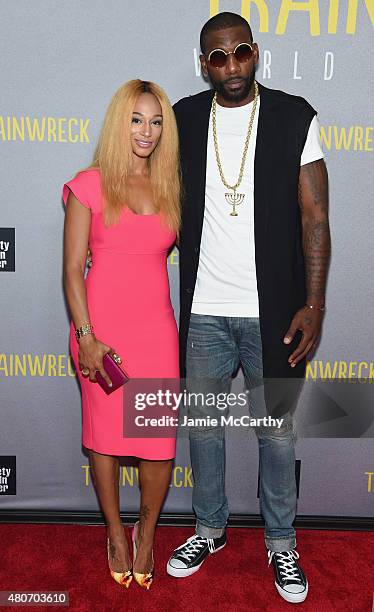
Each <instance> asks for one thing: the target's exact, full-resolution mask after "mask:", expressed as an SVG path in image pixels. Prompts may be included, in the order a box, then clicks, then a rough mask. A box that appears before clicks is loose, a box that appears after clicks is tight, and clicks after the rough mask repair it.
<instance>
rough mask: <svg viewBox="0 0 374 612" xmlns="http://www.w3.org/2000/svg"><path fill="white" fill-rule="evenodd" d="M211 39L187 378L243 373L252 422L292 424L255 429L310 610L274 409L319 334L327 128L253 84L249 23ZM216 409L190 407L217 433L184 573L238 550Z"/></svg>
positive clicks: (191, 232)
mask: <svg viewBox="0 0 374 612" xmlns="http://www.w3.org/2000/svg"><path fill="white" fill-rule="evenodd" d="M200 43H201V50H202V55H201V56H200V59H201V64H202V71H203V74H204V76H205V77H207V78H209V79H210V81H211V83H212V85H213V89H212V90H210V91H205V92H202V93H200V94H197V95H196V96H190V97H188V98H184V99H182V100H180V101H179V102H178V103H177V104H176V105H174V110H175V115H176V119H177V124H178V130H179V136H180V148H181V163H182V172H183V182H184V189H185V198H184V202H183V212H182V230H181V236H180V245H179V249H180V274H181V276H180V281H181V282H180V296H181V300H180V302H181V313H180V346H181V375H182V376H184V375H185V374H186V377H187V387H188V389H189V390H190V391H206V392H208V391H210V390H212V389H214V392H215V393H218V392H223V393H228V391H229V389H230V382H231V376H232V374H233V373H234V372H235V371H236V370H237V369H238V367H239V366H241V367H242V369H243V372H244V376H245V380H246V383H247V386H248V389H249V391H250V394H249V399H250V401H249V404H250V407H249V410H250V414H251V416H253V417H256V418H259V419H263V417H265V416H267V415H269V414H278V415H279V414H281V416H282V424H281V426H280V427H275V426H273V425H271V426H266V424H265V421H266V419H264V420H263V426H259V427H257V428H256V434H257V437H258V441H259V455H260V508H261V512H262V515H263V518H264V521H265V544H266V547H267V549H268V558H269V565H270V564H271V565H272V567H273V569H274V572H275V585H276V588H277V591H278V592H279V594H280V595H281V596H282V597H283V598H284V599H286V600H287V601H290V602H293V603H299V602H302V601H304V600H305V598H306V596H307V593H308V582H307V579H306V577H305V574H304V572H303V571H302V569H301V567H300V565H299V563H298V558H299V555H298V553H297V552H296V550H295V548H296V534H295V530H294V528H293V521H294V518H295V513H296V483H295V448H294V446H295V445H294V432H293V421H292V410H293V409H294V407H295V406H294V404H295V403H296V399H295V398H296V397H297V393H296V395H293V393H292V391H290V393H289V394H288V395H287V399H286V407H285V406H284V405H283V407H282V410H281V411H280V412H279V410H280V403H278V404H277V403H275V404H274V406H275V408H274V406H273V407H272V408H270V409H269V405H270V403H271V402H270V400H269V394H267V392H266V385H264V381H266V380H271V381H274V380H278V379H290V380H291V382H295V383H297V380H300V379H301V378H302V377H303V376H304V372H305V357H306V355H307V353H308V352H309V350H310V349H311V348H312V347H313V345H314V344H315V343H316V341H317V339H318V336H319V334H320V329H321V322H322V316H323V310H324V294H325V284H326V274H327V264H328V258H329V253H330V235H329V225H328V212H327V211H328V203H327V200H328V196H327V193H328V190H327V172H326V167H325V164H324V161H323V152H322V150H321V146H320V141H319V126H318V121H317V118H316V112H315V110H314V109H313V108H312V107H311V106H310V104H308V102H306V100H304V99H303V98H300V97H297V96H291V95H289V94H286V93H284V92H281V91H275V90H271V89H268V88H265V87H264V86H262V85H260V84H258V83H257V82H256V81H255V69H256V64H257V62H258V57H259V52H258V47H257V44H256V43H253V39H252V32H251V29H250V27H249V25H248V23H247V22H246V21H245V20H244V19H243V18H242V17H240V16H239V15H236V14H233V13H220V14H218V15H216V16H215V17H212V18H211V19H210V20H209V21H208V22H207V23H206V24H205V26H204V27H203V29H202V32H201V37H200ZM261 383H262V384H261ZM296 388H297V384H296ZM264 389H265V390H264ZM273 395H274V394H273ZM275 396H276V394H275ZM276 400H277V401H278V398H276ZM282 401H283V400H282ZM283 404H284V402H283ZM273 408H274V410H273ZM277 411H278V412H277ZM218 413H219V411H218V405H217V406H213V407H207V406H204V405H203V402H201V403H200V404H199V405H198V406H195V408H194V409H191V407H190V414H191V415H192V417H205V418H206V426H203V425H201V421H199V426H192V427H191V429H190V451H191V463H192V468H193V475H194V490H193V507H194V511H195V514H196V517H197V522H196V533H195V534H194V535H193V536H192V537H190V538H188V540H187V542H185V543H184V544H182V545H181V546H180V547H179V548H178V549H176V550H175V551H174V553H173V555H172V556H171V558H170V559H169V562H168V566H167V571H168V573H169V574H170V575H172V576H175V577H184V576H189V575H191V574H193V573H195V572H196V571H198V570H199V568H200V567H201V565H202V563H203V562H204V560H205V559H206V558H207V557H208V556H209V555H210V554H212V553H216V552H218V551H219V550H220V549H221V548H223V547H224V546H225V545H226V532H225V527H226V523H227V519H228V514H229V512H228V504H227V499H226V495H225V485H224V480H225V439H224V428H223V427H222V426H221V427H220V426H219V425H218V426H214V425H211V424H210V425H209V422H210V423H212V422H213V421H212V419H214V417H217V415H218V420H219V414H218ZM207 417H210V421H209V419H208V418H207ZM269 422H270V421H269ZM269 422H268V423H269ZM243 567H244V568H245V559H244V560H243ZM242 579H243V575H241V580H242Z"/></svg>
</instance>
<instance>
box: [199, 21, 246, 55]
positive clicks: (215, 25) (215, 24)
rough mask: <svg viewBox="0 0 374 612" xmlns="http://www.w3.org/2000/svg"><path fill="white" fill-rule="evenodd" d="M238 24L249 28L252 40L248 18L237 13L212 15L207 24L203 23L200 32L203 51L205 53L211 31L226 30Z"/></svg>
mask: <svg viewBox="0 0 374 612" xmlns="http://www.w3.org/2000/svg"><path fill="white" fill-rule="evenodd" d="M238 26H244V27H245V28H247V30H248V34H249V38H250V40H251V42H252V30H251V27H250V25H249V23H248V21H247V20H246V19H244V17H242V16H241V15H238V14H237V13H218V14H217V15H214V17H211V18H210V19H209V20H208V21H207V22H206V24H205V25H203V27H202V30H201V32H200V48H201V51H202V53H205V49H206V45H205V43H206V37H207V35H208V34H209V32H214V31H216V30H224V29H226V28H236V27H238Z"/></svg>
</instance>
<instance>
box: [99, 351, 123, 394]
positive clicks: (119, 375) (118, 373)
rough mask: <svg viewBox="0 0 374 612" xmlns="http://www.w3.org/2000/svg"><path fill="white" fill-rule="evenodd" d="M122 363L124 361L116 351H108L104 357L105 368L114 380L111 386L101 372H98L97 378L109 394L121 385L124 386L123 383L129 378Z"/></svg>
mask: <svg viewBox="0 0 374 612" xmlns="http://www.w3.org/2000/svg"><path fill="white" fill-rule="evenodd" d="M120 363H122V360H121V358H120V356H119V355H116V353H113V355H112V354H110V353H106V354H105V355H104V357H103V366H104V369H105V371H106V373H107V374H108V376H109V378H110V380H111V381H112V386H111V387H109V385H108V384H107V382H106V381H105V380H104V378H103V377H102V376H101V374H100V372H96V380H97V382H98V383H99V385H100V387H101V388H102V389H103V390H104V391H105V393H106V394H107V395H109V394H110V393H113V391H116V389H118V388H119V387H122V385H124V384H125V383H127V381H128V380H129V377H128V375H127V374H126V372H125V371H124V370H123V369H122V368H121V367H120Z"/></svg>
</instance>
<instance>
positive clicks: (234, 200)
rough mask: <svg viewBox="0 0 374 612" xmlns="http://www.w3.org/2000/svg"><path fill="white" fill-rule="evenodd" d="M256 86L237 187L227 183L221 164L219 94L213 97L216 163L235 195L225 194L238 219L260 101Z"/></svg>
mask: <svg viewBox="0 0 374 612" xmlns="http://www.w3.org/2000/svg"><path fill="white" fill-rule="evenodd" d="M254 86H255V96H254V99H253V106H252V111H251V115H250V118H249V122H248V129H247V135H246V138H245V142H244V149H243V154H242V160H241V164H240V170H239V176H238V180H237V181H236V183H235V185H229V183H228V182H227V181H226V179H225V175H224V173H223V168H222V162H221V158H220V154H219V148H218V136H217V92H216V93H215V94H214V97H213V103H212V124H213V141H214V150H215V154H216V161H217V166H218V171H219V174H220V177H221V181H222V183H223V184H224V186H225V187H226V189H231V190H232V191H233V192H234V193H233V194H232V193H225V198H226V200H227V202H228V203H229V204H230V205H231V206H233V210H232V212H231V213H230V214H231V216H234V217H237V215H238V213H237V212H236V208H235V207H236V206H237V205H238V204H241V202H242V201H243V199H244V194H236V190H237V189H238V188H239V186H240V184H241V182H242V179H243V173H244V166H245V160H246V158H247V151H248V147H249V141H250V138H251V133H252V127H253V121H254V118H255V114H256V108H257V101H258V96H259V94H258V85H257V82H256V81H254Z"/></svg>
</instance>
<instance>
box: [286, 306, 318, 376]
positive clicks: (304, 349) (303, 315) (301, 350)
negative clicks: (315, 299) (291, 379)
mask: <svg viewBox="0 0 374 612" xmlns="http://www.w3.org/2000/svg"><path fill="white" fill-rule="evenodd" d="M322 318H323V312H322V311H321V310H317V309H314V308H308V306H304V308H300V310H298V311H297V313H296V314H295V316H294V318H293V319H292V322H291V325H290V327H289V329H288V331H287V333H286V335H285V337H284V338H283V342H284V343H285V344H290V342H292V340H293V338H294V336H295V333H296V332H297V330H300V331H301V332H302V334H303V337H302V339H301V340H300V342H299V345H298V347H297V348H296V349H295V350H294V352H293V353H292V354H291V355H290V356H289V358H288V363H289V364H290V366H291V368H294V367H295V365H296V364H297V363H299V361H301V360H302V359H304V357H306V355H307V354H308V353H309V351H310V350H311V348H313V347H314V346H315V344H316V342H317V340H318V338H319V335H320V333H321V325H322Z"/></svg>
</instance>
